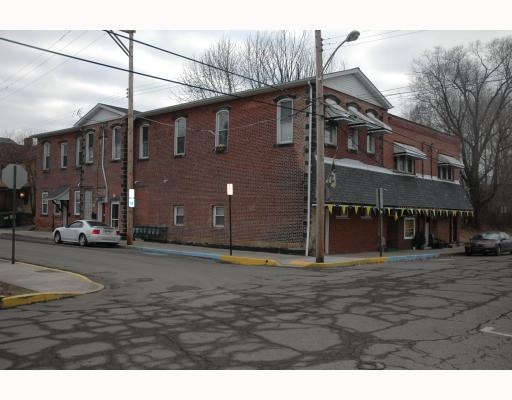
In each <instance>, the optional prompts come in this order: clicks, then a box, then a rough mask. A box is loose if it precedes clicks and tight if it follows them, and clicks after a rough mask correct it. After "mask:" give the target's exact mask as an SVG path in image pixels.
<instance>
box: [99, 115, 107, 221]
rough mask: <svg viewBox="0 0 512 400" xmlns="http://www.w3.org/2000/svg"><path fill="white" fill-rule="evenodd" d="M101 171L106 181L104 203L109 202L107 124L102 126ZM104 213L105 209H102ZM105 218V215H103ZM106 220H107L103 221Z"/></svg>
mask: <svg viewBox="0 0 512 400" xmlns="http://www.w3.org/2000/svg"><path fill="white" fill-rule="evenodd" d="M101 130H102V131H101V132H102V135H101V171H102V172H103V181H104V182H105V197H104V198H103V203H108V183H107V176H106V174H105V124H103V125H102V126H101ZM101 212H102V214H103V210H101ZM101 219H102V220H103V215H102V216H101ZM103 222H105V221H103Z"/></svg>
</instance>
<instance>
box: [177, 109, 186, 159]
mask: <svg viewBox="0 0 512 400" xmlns="http://www.w3.org/2000/svg"><path fill="white" fill-rule="evenodd" d="M186 135H187V119H186V118H185V117H180V118H178V119H176V121H174V155H175V156H183V155H185V137H186Z"/></svg>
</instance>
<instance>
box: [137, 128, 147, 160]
mask: <svg viewBox="0 0 512 400" xmlns="http://www.w3.org/2000/svg"><path fill="white" fill-rule="evenodd" d="M139 158H140V159H147V158H149V125H144V126H141V127H140V134H139Z"/></svg>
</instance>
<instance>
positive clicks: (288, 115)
mask: <svg viewBox="0 0 512 400" xmlns="http://www.w3.org/2000/svg"><path fill="white" fill-rule="evenodd" d="M277 143H278V144H286V143H293V100H292V99H283V100H280V101H278V102H277Z"/></svg>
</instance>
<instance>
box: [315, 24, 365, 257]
mask: <svg viewBox="0 0 512 400" xmlns="http://www.w3.org/2000/svg"><path fill="white" fill-rule="evenodd" d="M358 37H359V32H358V31H352V32H350V33H349V34H348V35H347V37H346V38H345V40H344V41H343V42H341V43H340V44H339V46H338V47H336V49H335V50H334V52H333V53H332V54H331V56H330V57H329V58H328V60H327V62H326V63H325V65H323V61H322V33H321V31H320V30H315V61H316V262H319V263H321V262H324V253H325V209H324V208H325V171H324V135H325V128H324V126H325V116H324V87H323V75H324V71H325V70H326V68H327V67H328V66H329V64H330V63H331V61H332V59H333V57H334V55H335V54H336V52H337V51H338V49H339V48H340V47H341V46H342V45H343V44H344V43H346V42H352V41H354V40H357V38H358Z"/></svg>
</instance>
